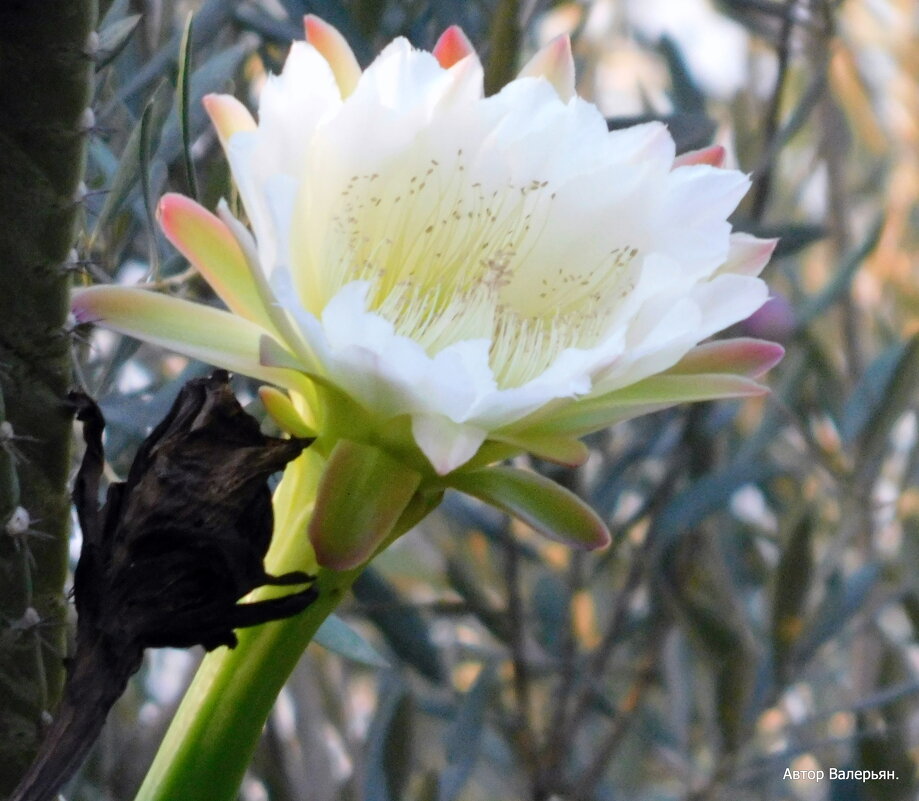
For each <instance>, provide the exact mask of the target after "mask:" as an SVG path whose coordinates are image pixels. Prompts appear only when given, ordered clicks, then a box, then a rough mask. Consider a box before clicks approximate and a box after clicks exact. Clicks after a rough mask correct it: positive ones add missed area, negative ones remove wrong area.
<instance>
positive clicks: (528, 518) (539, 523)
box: [449, 467, 610, 550]
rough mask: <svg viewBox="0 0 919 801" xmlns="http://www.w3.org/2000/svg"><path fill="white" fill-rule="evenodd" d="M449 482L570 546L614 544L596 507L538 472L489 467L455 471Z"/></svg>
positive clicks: (594, 546)
mask: <svg viewBox="0 0 919 801" xmlns="http://www.w3.org/2000/svg"><path fill="white" fill-rule="evenodd" d="M449 484H450V486H452V487H453V488H454V489H458V490H459V491H460V492H464V493H466V494H467V495H472V496H473V497H474V498H478V499H479V500H482V501H485V503H488V504H491V505H492V506H495V507H497V508H498V509H501V510H502V511H504V512H507V513H508V514H511V515H513V516H514V517H516V518H519V519H520V520H522V521H523V522H524V523H526V524H527V525H529V526H531V527H532V528H534V529H536V530H537V531H538V532H540V533H541V534H545V535H546V536H547V537H551V538H552V539H554V540H559V541H560V542H563V543H565V544H566V545H573V546H576V547H579V548H586V549H588V550H593V549H595V548H603V547H605V546H607V545H609V543H610V535H609V531H608V530H607V528H606V525H605V524H604V522H603V521H602V520H601V519H600V518H599V516H598V515H597V513H596V512H594V510H593V509H591V508H590V507H589V506H588V505H587V504H586V503H584V501H582V500H581V499H580V498H578V496H577V495H575V494H574V493H573V492H570V491H569V490H566V489H565V488H564V487H560V486H559V485H558V484H556V483H555V482H554V481H551V480H549V479H548V478H546V477H545V476H541V475H539V474H538V473H530V472H527V471H525V470H518V469H516V468H514V467H489V468H485V469H484V470H473V471H470V472H463V471H460V472H458V473H455V474H453V475H452V476H451V477H450V479H449Z"/></svg>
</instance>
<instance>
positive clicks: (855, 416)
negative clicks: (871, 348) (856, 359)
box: [839, 342, 907, 445]
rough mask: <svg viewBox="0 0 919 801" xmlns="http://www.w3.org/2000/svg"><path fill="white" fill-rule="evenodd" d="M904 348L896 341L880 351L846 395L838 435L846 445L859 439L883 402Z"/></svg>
mask: <svg viewBox="0 0 919 801" xmlns="http://www.w3.org/2000/svg"><path fill="white" fill-rule="evenodd" d="M906 350H907V345H906V343H904V342H897V343H895V344H893V345H891V346H890V347H888V348H885V349H884V350H883V351H881V353H880V355H878V356H877V357H876V358H875V359H874V361H872V362H871V364H869V365H868V367H867V368H866V369H865V372H864V373H863V374H862V376H861V378H860V379H859V382H858V384H856V385H855V389H853V390H852V394H851V395H850V396H849V397H848V398H847V400H846V404H845V406H844V407H843V410H842V416H841V418H840V420H839V435H840V437H842V441H843V443H844V444H845V445H851V444H852V443H854V442H855V440H856V439H858V437H859V435H860V434H861V433H862V431H864V430H865V427H866V426H867V425H868V424H869V423H870V422H871V421H872V420H873V419H874V418H875V416H876V414H877V411H878V409H879V408H880V407H881V406H883V405H884V403H885V401H886V400H887V397H888V395H889V393H890V387H891V384H892V383H893V382H894V381H895V380H896V378H897V375H898V374H899V373H900V371H901V369H902V367H903V364H902V362H903V357H904V356H905V355H906Z"/></svg>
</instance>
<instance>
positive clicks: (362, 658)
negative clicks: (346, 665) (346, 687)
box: [313, 615, 389, 668]
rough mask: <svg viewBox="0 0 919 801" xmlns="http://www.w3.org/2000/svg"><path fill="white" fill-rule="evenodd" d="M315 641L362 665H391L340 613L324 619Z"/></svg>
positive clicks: (385, 666) (381, 666) (376, 666)
mask: <svg viewBox="0 0 919 801" xmlns="http://www.w3.org/2000/svg"><path fill="white" fill-rule="evenodd" d="M313 642H316V643H319V645H321V646H322V647H323V648H325V649H326V650H329V651H332V652H333V653H336V654H338V655H339V656H343V657H345V658H346V659H350V660H351V661H352V662H357V663H358V664H360V665H367V666H368V667H375V668H388V667H389V662H387V661H386V660H385V659H384V658H383V657H382V656H380V654H379V653H378V652H377V650H376V649H375V648H374V647H373V646H372V645H371V644H370V643H369V642H367V640H365V639H364V638H363V637H362V636H361V635H360V634H358V633H357V632H356V631H355V630H354V629H352V628H351V627H350V626H349V625H348V624H347V623H345V621H344V620H342V619H341V618H340V617H339V616H338V615H329V616H328V617H327V618H326V619H325V620H324V621H323V623H322V625H321V626H320V627H319V630H318V631H317V632H316V634H315V635H314V636H313Z"/></svg>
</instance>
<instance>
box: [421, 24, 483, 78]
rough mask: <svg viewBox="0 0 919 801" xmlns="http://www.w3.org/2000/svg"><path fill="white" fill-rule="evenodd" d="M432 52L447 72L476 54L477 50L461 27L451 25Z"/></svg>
mask: <svg viewBox="0 0 919 801" xmlns="http://www.w3.org/2000/svg"><path fill="white" fill-rule="evenodd" d="M431 52H432V53H433V54H434V58H436V59H437V62H438V63H439V64H440V66H441V67H443V68H444V69H445V70H446V69H450V67H452V66H453V65H454V64H456V63H457V62H459V61H462V60H463V59H464V58H466V56H471V55H472V54H473V53H475V48H474V47H473V46H472V42H470V41H469V37H467V36H466V34H465V33H463V29H462V28H460V26H459V25H451V26H450V27H449V28H447V30H445V31H444V32H443V33H442V34H441V35H440V38H439V39H438V40H437V44H436V45H434V49H433V50H432V51H431Z"/></svg>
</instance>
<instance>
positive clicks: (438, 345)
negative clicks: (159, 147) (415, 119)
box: [317, 151, 638, 387]
mask: <svg viewBox="0 0 919 801" xmlns="http://www.w3.org/2000/svg"><path fill="white" fill-rule="evenodd" d="M451 161H452V163H451V164H450V165H446V164H442V163H439V162H438V161H435V160H431V161H430V162H429V163H428V164H427V165H426V166H425V167H424V168H423V169H422V170H421V171H415V172H412V171H409V170H402V171H400V170H397V169H395V168H393V169H392V170H391V171H388V172H390V174H388V175H386V176H381V175H380V174H377V173H373V174H369V175H355V176H353V177H351V179H350V180H349V181H348V182H347V184H346V186H345V188H344V189H343V190H342V192H341V194H340V197H339V203H340V205H339V206H338V208H336V210H335V212H334V214H333V215H332V217H331V219H330V223H331V226H330V228H331V230H327V231H326V237H325V240H324V245H323V247H322V248H321V249H320V252H319V253H318V254H317V255H318V256H319V263H320V265H321V267H320V266H319V265H317V267H319V269H317V274H318V276H319V280H320V285H319V294H320V296H321V298H322V302H323V303H325V302H328V300H329V299H330V298H331V297H332V296H333V295H334V294H335V293H336V292H337V291H338V290H339V289H340V288H341V287H342V286H344V285H345V284H347V283H349V282H351V281H356V280H364V281H369V282H370V283H371V285H372V287H373V290H372V293H371V298H370V307H371V309H373V310H375V311H377V312H378V313H379V314H381V315H382V316H384V317H385V318H387V319H388V320H390V321H391V322H392V323H393V325H394V326H395V328H396V331H397V332H398V333H400V334H404V335H406V336H408V337H411V338H412V339H413V340H415V341H416V342H418V343H419V344H421V345H422V347H424V348H425V349H426V350H427V352H428V353H429V354H431V355H433V354H435V353H437V352H438V351H440V350H441V349H443V348H444V347H446V346H448V345H450V344H453V343H455V342H458V341H462V340H467V339H481V338H487V339H490V340H491V343H492V344H491V350H490V362H491V366H492V369H493V370H494V373H495V376H496V379H497V381H498V384H499V386H501V387H514V386H519V385H521V384H523V383H525V382H527V381H529V380H531V379H532V378H535V377H536V376H538V375H539V374H540V373H542V372H543V371H544V370H545V369H546V368H547V367H548V366H549V365H550V364H551V363H552V362H553V361H554V359H555V358H556V357H557V356H558V354H559V353H561V352H562V351H563V350H564V349H565V348H571V347H579V348H586V347H590V346H592V345H595V344H596V343H597V342H598V340H599V339H600V337H601V336H602V335H603V333H604V331H605V330H606V328H607V325H608V323H609V319H610V316H611V314H612V312H613V311H614V309H615V306H616V302H617V301H618V299H619V298H620V297H622V296H624V295H625V294H626V293H627V291H628V290H629V289H631V282H632V280H633V276H632V270H631V269H630V265H632V263H633V262H634V261H635V259H636V257H637V256H638V251H637V250H636V249H635V248H634V247H631V246H630V245H626V244H623V245H622V246H620V247H617V248H615V249H613V250H611V251H610V252H609V253H607V254H606V256H605V257H603V258H601V259H599V260H598V261H597V262H596V263H595V264H593V265H585V264H575V265H574V266H573V267H571V268H568V267H566V266H564V265H560V266H559V267H558V268H556V269H555V270H554V272H553V273H551V274H547V273H546V271H545V270H543V271H542V272H537V273H536V276H535V277H534V279H533V280H532V281H523V280H521V279H522V278H523V277H524V276H525V275H527V274H529V273H532V270H528V269H527V266H526V265H528V264H529V263H531V262H533V261H539V259H540V239H541V237H542V234H543V231H544V229H545V227H546V224H547V220H549V218H550V216H551V215H552V214H553V212H554V209H553V206H554V201H555V199H556V192H555V191H554V190H553V188H552V187H551V186H550V185H549V183H548V182H546V181H537V180H533V181H530V182H529V183H527V184H525V185H522V186H518V185H509V184H506V185H504V186H501V187H494V186H491V187H486V186H484V185H483V184H482V183H481V182H478V181H471V180H470V178H469V170H468V169H467V166H466V164H465V163H464V159H463V153H462V151H459V152H458V153H457V154H456V158H455V159H453V160H451Z"/></svg>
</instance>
